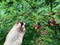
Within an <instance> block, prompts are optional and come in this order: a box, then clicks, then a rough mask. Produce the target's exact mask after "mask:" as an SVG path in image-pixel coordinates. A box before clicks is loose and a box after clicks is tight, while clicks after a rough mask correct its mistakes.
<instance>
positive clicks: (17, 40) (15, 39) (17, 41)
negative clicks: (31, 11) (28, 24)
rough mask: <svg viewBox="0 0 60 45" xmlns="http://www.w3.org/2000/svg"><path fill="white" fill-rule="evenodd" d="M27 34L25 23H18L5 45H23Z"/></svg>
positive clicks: (10, 32) (9, 34)
mask: <svg viewBox="0 0 60 45" xmlns="http://www.w3.org/2000/svg"><path fill="white" fill-rule="evenodd" d="M25 32H26V31H25V23H23V22H18V23H16V24H15V25H14V26H13V27H12V29H11V30H10V31H9V33H8V35H7V37H6V41H5V43H4V45H21V43H22V40H23V36H24V34H25Z"/></svg>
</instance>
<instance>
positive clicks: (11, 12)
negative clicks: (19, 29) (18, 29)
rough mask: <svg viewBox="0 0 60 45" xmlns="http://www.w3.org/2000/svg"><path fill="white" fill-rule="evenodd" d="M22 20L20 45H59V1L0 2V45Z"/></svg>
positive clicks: (9, 0) (16, 0)
mask: <svg viewBox="0 0 60 45" xmlns="http://www.w3.org/2000/svg"><path fill="white" fill-rule="evenodd" d="M20 20H22V21H23V22H25V23H26V34H25V36H24V39H23V43H22V45H60V0H0V45H3V43H4V41H5V38H6V35H7V33H8V32H9V30H10V29H11V28H12V26H13V25H14V24H15V23H16V22H18V21H20Z"/></svg>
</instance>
